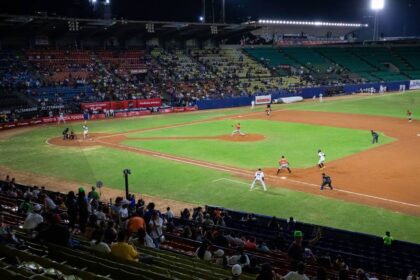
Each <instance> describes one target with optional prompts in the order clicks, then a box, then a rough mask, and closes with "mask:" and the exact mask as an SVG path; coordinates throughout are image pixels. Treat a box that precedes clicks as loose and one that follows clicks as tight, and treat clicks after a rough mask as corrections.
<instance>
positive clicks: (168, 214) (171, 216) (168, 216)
mask: <svg viewBox="0 0 420 280" xmlns="http://www.w3.org/2000/svg"><path fill="white" fill-rule="evenodd" d="M164 216H165V218H166V220H167V221H172V220H173V219H174V217H175V214H174V211H172V210H171V208H170V207H168V208H166V213H165V214H164Z"/></svg>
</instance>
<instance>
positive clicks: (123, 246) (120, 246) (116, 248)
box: [111, 231, 139, 261]
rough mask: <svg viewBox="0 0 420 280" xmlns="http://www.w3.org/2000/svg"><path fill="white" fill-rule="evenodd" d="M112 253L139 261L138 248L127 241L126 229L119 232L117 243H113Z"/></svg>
mask: <svg viewBox="0 0 420 280" xmlns="http://www.w3.org/2000/svg"><path fill="white" fill-rule="evenodd" d="M111 254H112V255H113V256H115V257H118V258H122V259H125V260H129V261H137V260H138V258H139V254H138V252H137V251H136V249H135V248H134V247H133V246H132V245H130V244H128V243H127V242H126V234H125V231H120V232H119V233H118V239H117V243H114V244H112V245H111Z"/></svg>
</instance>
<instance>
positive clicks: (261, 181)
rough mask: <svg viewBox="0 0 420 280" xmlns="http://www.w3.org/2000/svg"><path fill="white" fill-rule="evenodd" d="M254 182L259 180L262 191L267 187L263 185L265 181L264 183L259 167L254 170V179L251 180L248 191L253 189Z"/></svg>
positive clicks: (262, 173)
mask: <svg viewBox="0 0 420 280" xmlns="http://www.w3.org/2000/svg"><path fill="white" fill-rule="evenodd" d="M256 182H260V183H261V185H262V187H263V189H264V191H267V187H266V186H265V183H264V172H262V171H261V168H259V169H258V171H257V172H255V177H254V181H252V184H251V189H250V191H252V190H253V189H254V187H255V183H256Z"/></svg>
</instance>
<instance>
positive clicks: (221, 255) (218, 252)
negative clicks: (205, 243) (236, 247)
mask: <svg viewBox="0 0 420 280" xmlns="http://www.w3.org/2000/svg"><path fill="white" fill-rule="evenodd" d="M224 254H225V251H223V250H222V249H218V250H216V251H215V252H214V255H215V256H216V257H219V258H221V257H223V255H224Z"/></svg>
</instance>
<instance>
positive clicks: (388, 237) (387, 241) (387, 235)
mask: <svg viewBox="0 0 420 280" xmlns="http://www.w3.org/2000/svg"><path fill="white" fill-rule="evenodd" d="M382 239H383V240H384V246H385V247H391V245H392V243H393V242H394V238H393V237H392V236H391V233H390V232H389V231H387V232H385V236H384V237H383V238H382Z"/></svg>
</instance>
